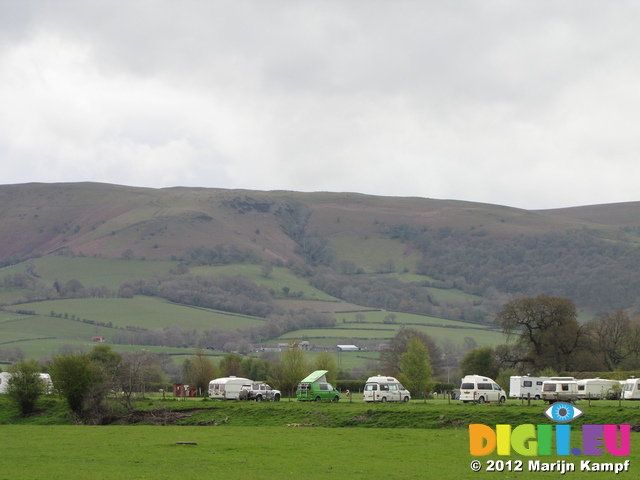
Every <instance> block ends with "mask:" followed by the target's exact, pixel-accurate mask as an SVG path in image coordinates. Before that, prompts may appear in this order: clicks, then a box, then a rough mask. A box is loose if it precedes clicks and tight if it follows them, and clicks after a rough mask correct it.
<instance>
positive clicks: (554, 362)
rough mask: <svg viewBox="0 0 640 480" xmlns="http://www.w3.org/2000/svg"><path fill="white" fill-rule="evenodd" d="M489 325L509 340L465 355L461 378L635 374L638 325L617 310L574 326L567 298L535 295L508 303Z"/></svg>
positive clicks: (573, 310)
mask: <svg viewBox="0 0 640 480" xmlns="http://www.w3.org/2000/svg"><path fill="white" fill-rule="evenodd" d="M495 323H496V325H498V326H499V327H500V328H501V329H502V331H503V332H504V333H505V334H506V335H507V336H508V337H509V338H511V339H512V340H513V342H512V343H508V344H506V345H500V346H498V347H496V348H495V349H494V348H492V347H483V348H479V349H475V350H473V351H471V352H469V353H468V354H467V356H466V357H465V358H464V359H463V361H462V363H461V370H462V373H463V374H468V373H478V374H484V375H488V376H492V377H493V378H495V376H497V375H498V372H499V371H501V370H504V369H514V370H515V371H516V372H518V373H532V374H536V373H540V372H542V371H555V372H594V371H595V372H601V371H614V370H635V369H638V368H640V319H638V318H633V317H631V316H630V315H629V314H628V312H625V311H623V310H617V311H615V312H612V313H607V314H604V315H602V316H599V317H596V318H594V319H593V320H591V321H589V322H586V323H582V324H581V323H580V322H579V321H578V319H577V310H576V306H575V304H574V303H573V302H572V301H571V300H570V299H568V298H563V297H551V296H548V295H540V296H538V297H524V298H520V299H516V300H512V301H510V302H508V303H506V304H505V305H504V307H503V308H502V310H501V311H500V312H499V313H498V314H497V316H496V318H495Z"/></svg>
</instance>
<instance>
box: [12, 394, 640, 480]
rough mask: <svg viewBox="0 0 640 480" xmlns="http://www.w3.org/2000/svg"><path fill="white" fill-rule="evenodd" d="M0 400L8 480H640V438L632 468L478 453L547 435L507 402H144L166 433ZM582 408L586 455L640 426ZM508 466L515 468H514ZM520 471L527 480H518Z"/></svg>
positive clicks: (535, 416) (615, 413) (56, 405)
mask: <svg viewBox="0 0 640 480" xmlns="http://www.w3.org/2000/svg"><path fill="white" fill-rule="evenodd" d="M0 397H2V398H0V423H3V425H2V426H1V427H0V446H1V447H0V448H2V454H1V455H0V466H1V468H0V479H16V478H17V479H31V478H48V479H67V478H92V479H94V478H95V479H103V478H104V479H107V478H109V479H111V478H132V479H138V478H154V479H165V478H167V479H168V478H175V477H176V476H179V477H183V476H186V477H201V476H204V477H209V476H211V477H215V478H245V477H251V478H256V479H273V478H283V479H289V478H301V477H302V478H326V477H327V475H329V476H330V477H332V478H357V479H359V478H368V477H371V476H380V475H385V476H386V477H390V478H400V479H412V478H432V477H433V478H438V479H439V480H449V479H456V480H457V479H471V478H473V479H475V478H509V479H525V478H542V479H550V478H557V477H558V476H559V475H560V474H559V473H558V472H557V471H556V472H539V471H537V472H535V473H533V472H530V471H529V460H533V461H540V462H544V463H548V464H555V462H556V461H564V462H565V463H566V464H573V465H575V466H576V471H575V472H568V473H567V475H568V478H576V479H591V478H613V476H614V474H613V473H612V472H592V471H580V464H581V461H582V460H591V461H592V462H598V463H600V462H611V463H619V464H622V463H623V462H624V461H625V460H629V462H630V468H629V469H628V471H624V472H621V473H620V474H619V475H617V476H616V478H638V476H639V474H640V448H639V446H640V433H635V432H632V433H631V439H630V441H631V454H630V455H629V456H625V457H614V456H611V455H610V454H608V453H607V452H604V454H603V455H602V456H597V457H594V456H588V457H586V456H580V457H576V456H564V457H563V456H558V455H555V454H553V455H549V456H537V457H523V456H521V455H518V454H516V453H513V452H512V454H511V455H510V456H501V457H499V456H497V455H496V454H495V453H494V454H491V455H488V456H486V457H472V456H471V455H470V454H469V433H468V428H467V425H468V424H469V423H484V424H485V425H489V426H491V427H495V425H496V424H497V423H501V424H509V425H512V426H514V427H515V426H517V425H520V424H524V423H532V424H539V423H540V424H548V423H549V421H548V420H547V419H546V417H545V416H544V415H543V414H542V412H543V410H544V409H545V408H546V405H545V404H544V403H542V402H537V403H533V404H532V405H531V406H527V405H522V404H521V403H520V402H516V401H509V402H507V404H506V405H503V406H501V405H494V404H489V405H475V404H463V403H461V402H455V401H454V402H451V403H449V402H448V401H447V400H429V401H427V402H426V403H425V402H423V401H412V402H410V403H408V404H389V403H387V404H381V403H377V404H365V403H364V402H362V401H361V400H358V401H353V402H349V401H341V402H339V403H337V404H334V403H326V404H324V403H323V404H315V403H302V402H295V401H293V402H289V401H286V400H285V401H282V402H279V403H278V402H277V403H266V402H262V403H256V402H234V401H211V400H208V401H203V400H202V399H188V400H186V401H179V400H166V401H162V400H160V399H157V398H156V399H153V398H147V399H144V400H139V401H138V402H137V412H138V413H145V411H146V413H147V414H148V415H146V416H140V418H141V419H142V420H143V421H146V422H147V423H148V422H149V421H152V420H153V421H154V422H155V423H156V425H149V424H135V425H110V426H86V425H74V424H73V423H74V421H73V419H72V418H71V417H69V416H68V414H67V413H65V412H66V407H65V404H64V402H62V401H61V399H59V398H58V397H55V396H51V397H50V396H47V397H45V398H43V399H42V400H41V404H40V407H41V408H42V409H44V410H45V411H46V413H45V414H43V415H39V416H35V417H29V418H18V417H16V414H17V411H16V410H15V409H14V407H12V406H11V404H10V403H9V402H8V399H7V398H6V397H5V396H0ZM580 408H582V409H583V410H584V412H585V413H584V415H583V417H581V418H579V419H576V421H574V422H572V423H571V426H572V434H571V446H572V447H581V446H582V438H581V433H580V432H581V428H580V426H581V425H582V423H583V422H584V423H589V424H601V423H613V424H623V423H630V424H632V425H636V424H637V423H638V421H639V420H640V413H639V411H638V406H637V404H636V403H635V402H623V403H622V404H621V405H619V404H618V403H617V402H613V401H611V402H593V403H592V405H591V406H589V405H588V404H587V403H586V402H580ZM43 413H44V412H43ZM172 414H182V415H184V416H183V417H182V418H181V419H179V420H178V423H180V424H179V425H176V424H173V425H164V423H163V418H170V417H171V415H172ZM175 418H176V417H173V419H174V420H173V421H175ZM64 423H66V424H64ZM291 424H297V425H307V426H290V425H291ZM311 425H313V426H311ZM336 427H345V428H336ZM181 442H182V443H181ZM185 442H186V443H185ZM474 460H479V461H480V462H481V465H482V471H480V472H477V473H476V472H473V471H472V470H471V468H470V464H471V462H472V461H474ZM498 460H501V461H502V462H503V463H502V464H500V463H497V461H498ZM509 460H511V464H507V463H506V462H508V461H509ZM490 462H494V464H495V465H502V467H500V468H503V470H502V471H494V472H488V471H487V468H488V467H489V465H490ZM518 462H522V463H521V464H520V463H518ZM507 465H509V466H507ZM518 465H520V466H521V469H522V471H513V469H514V468H516V467H517V466H518ZM509 468H511V471H509ZM505 469H506V470H505Z"/></svg>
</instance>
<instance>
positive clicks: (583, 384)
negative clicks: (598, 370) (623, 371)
mask: <svg viewBox="0 0 640 480" xmlns="http://www.w3.org/2000/svg"><path fill="white" fill-rule="evenodd" d="M612 391H613V392H619V391H620V382H619V381H618V380H607V379H606V378H582V379H580V380H578V398H580V399H591V400H602V399H605V398H607V397H608V396H609V395H610V393H611V392H612Z"/></svg>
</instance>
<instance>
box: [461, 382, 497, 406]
mask: <svg viewBox="0 0 640 480" xmlns="http://www.w3.org/2000/svg"><path fill="white" fill-rule="evenodd" d="M459 399H460V400H462V401H463V402H464V403H468V402H478V403H485V402H500V403H504V402H505V401H506V400H507V396H506V395H505V393H504V390H502V387H500V385H498V384H497V383H496V382H494V381H493V380H491V379H490V378H488V377H483V376H482V375H467V376H466V377H464V378H463V379H462V383H461V384H460V397H459Z"/></svg>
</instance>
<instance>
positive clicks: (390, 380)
mask: <svg viewBox="0 0 640 480" xmlns="http://www.w3.org/2000/svg"><path fill="white" fill-rule="evenodd" d="M362 398H363V400H364V401H365V402H408V401H409V400H411V394H410V393H409V390H407V389H406V388H404V387H403V386H402V384H401V383H400V382H399V381H398V380H396V379H395V378H394V377H385V376H382V375H376V376H375V377H369V378H368V379H367V383H366V384H365V386H364V392H363V396H362Z"/></svg>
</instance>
